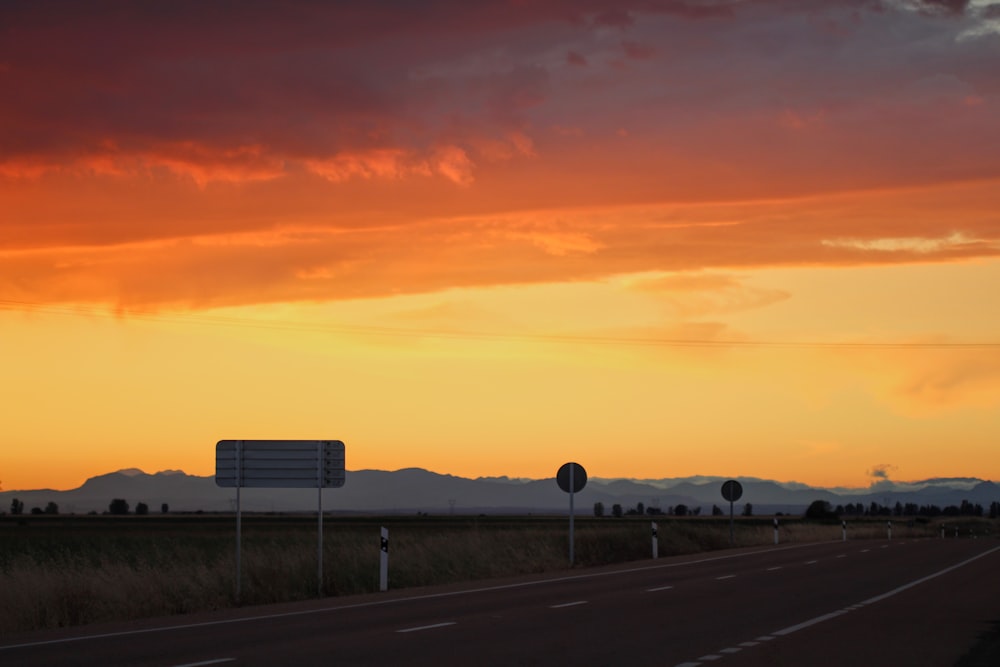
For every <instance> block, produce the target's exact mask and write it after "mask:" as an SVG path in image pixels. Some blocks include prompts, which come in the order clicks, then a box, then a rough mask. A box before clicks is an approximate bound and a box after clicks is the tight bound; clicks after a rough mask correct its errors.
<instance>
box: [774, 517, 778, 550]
mask: <svg viewBox="0 0 1000 667" xmlns="http://www.w3.org/2000/svg"><path fill="white" fill-rule="evenodd" d="M774 544H775V546H777V544H778V517H774Z"/></svg>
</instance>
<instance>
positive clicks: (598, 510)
mask: <svg viewBox="0 0 1000 667" xmlns="http://www.w3.org/2000/svg"><path fill="white" fill-rule="evenodd" d="M594 516H604V503H602V502H601V501H599V500H598V501H597V502H596V503H594Z"/></svg>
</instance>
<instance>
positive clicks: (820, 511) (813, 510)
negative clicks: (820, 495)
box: [806, 500, 837, 519]
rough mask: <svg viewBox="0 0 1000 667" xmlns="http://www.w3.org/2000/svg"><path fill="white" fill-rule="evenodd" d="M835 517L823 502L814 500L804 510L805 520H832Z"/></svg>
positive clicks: (828, 504) (825, 502) (828, 506)
mask: <svg viewBox="0 0 1000 667" xmlns="http://www.w3.org/2000/svg"><path fill="white" fill-rule="evenodd" d="M836 517H837V515H836V514H835V513H834V511H833V509H831V507H830V503H828V502H827V501H825V500H814V501H812V502H811V503H809V507H807V508H806V518H807V519H834V518H836Z"/></svg>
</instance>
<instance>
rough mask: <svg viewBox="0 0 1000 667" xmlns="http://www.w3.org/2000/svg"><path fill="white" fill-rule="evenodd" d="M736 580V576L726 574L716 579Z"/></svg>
mask: <svg viewBox="0 0 1000 667" xmlns="http://www.w3.org/2000/svg"><path fill="white" fill-rule="evenodd" d="M735 578H736V575H735V574H724V575H722V576H721V577H716V578H715V580H716V581H722V580H723V579H735Z"/></svg>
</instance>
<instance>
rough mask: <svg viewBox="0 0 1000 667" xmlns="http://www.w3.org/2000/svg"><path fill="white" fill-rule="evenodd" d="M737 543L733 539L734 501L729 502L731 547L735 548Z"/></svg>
mask: <svg viewBox="0 0 1000 667" xmlns="http://www.w3.org/2000/svg"><path fill="white" fill-rule="evenodd" d="M735 545H736V541H735V539H734V538H733V501H732V500H730V501H729V546H735Z"/></svg>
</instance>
